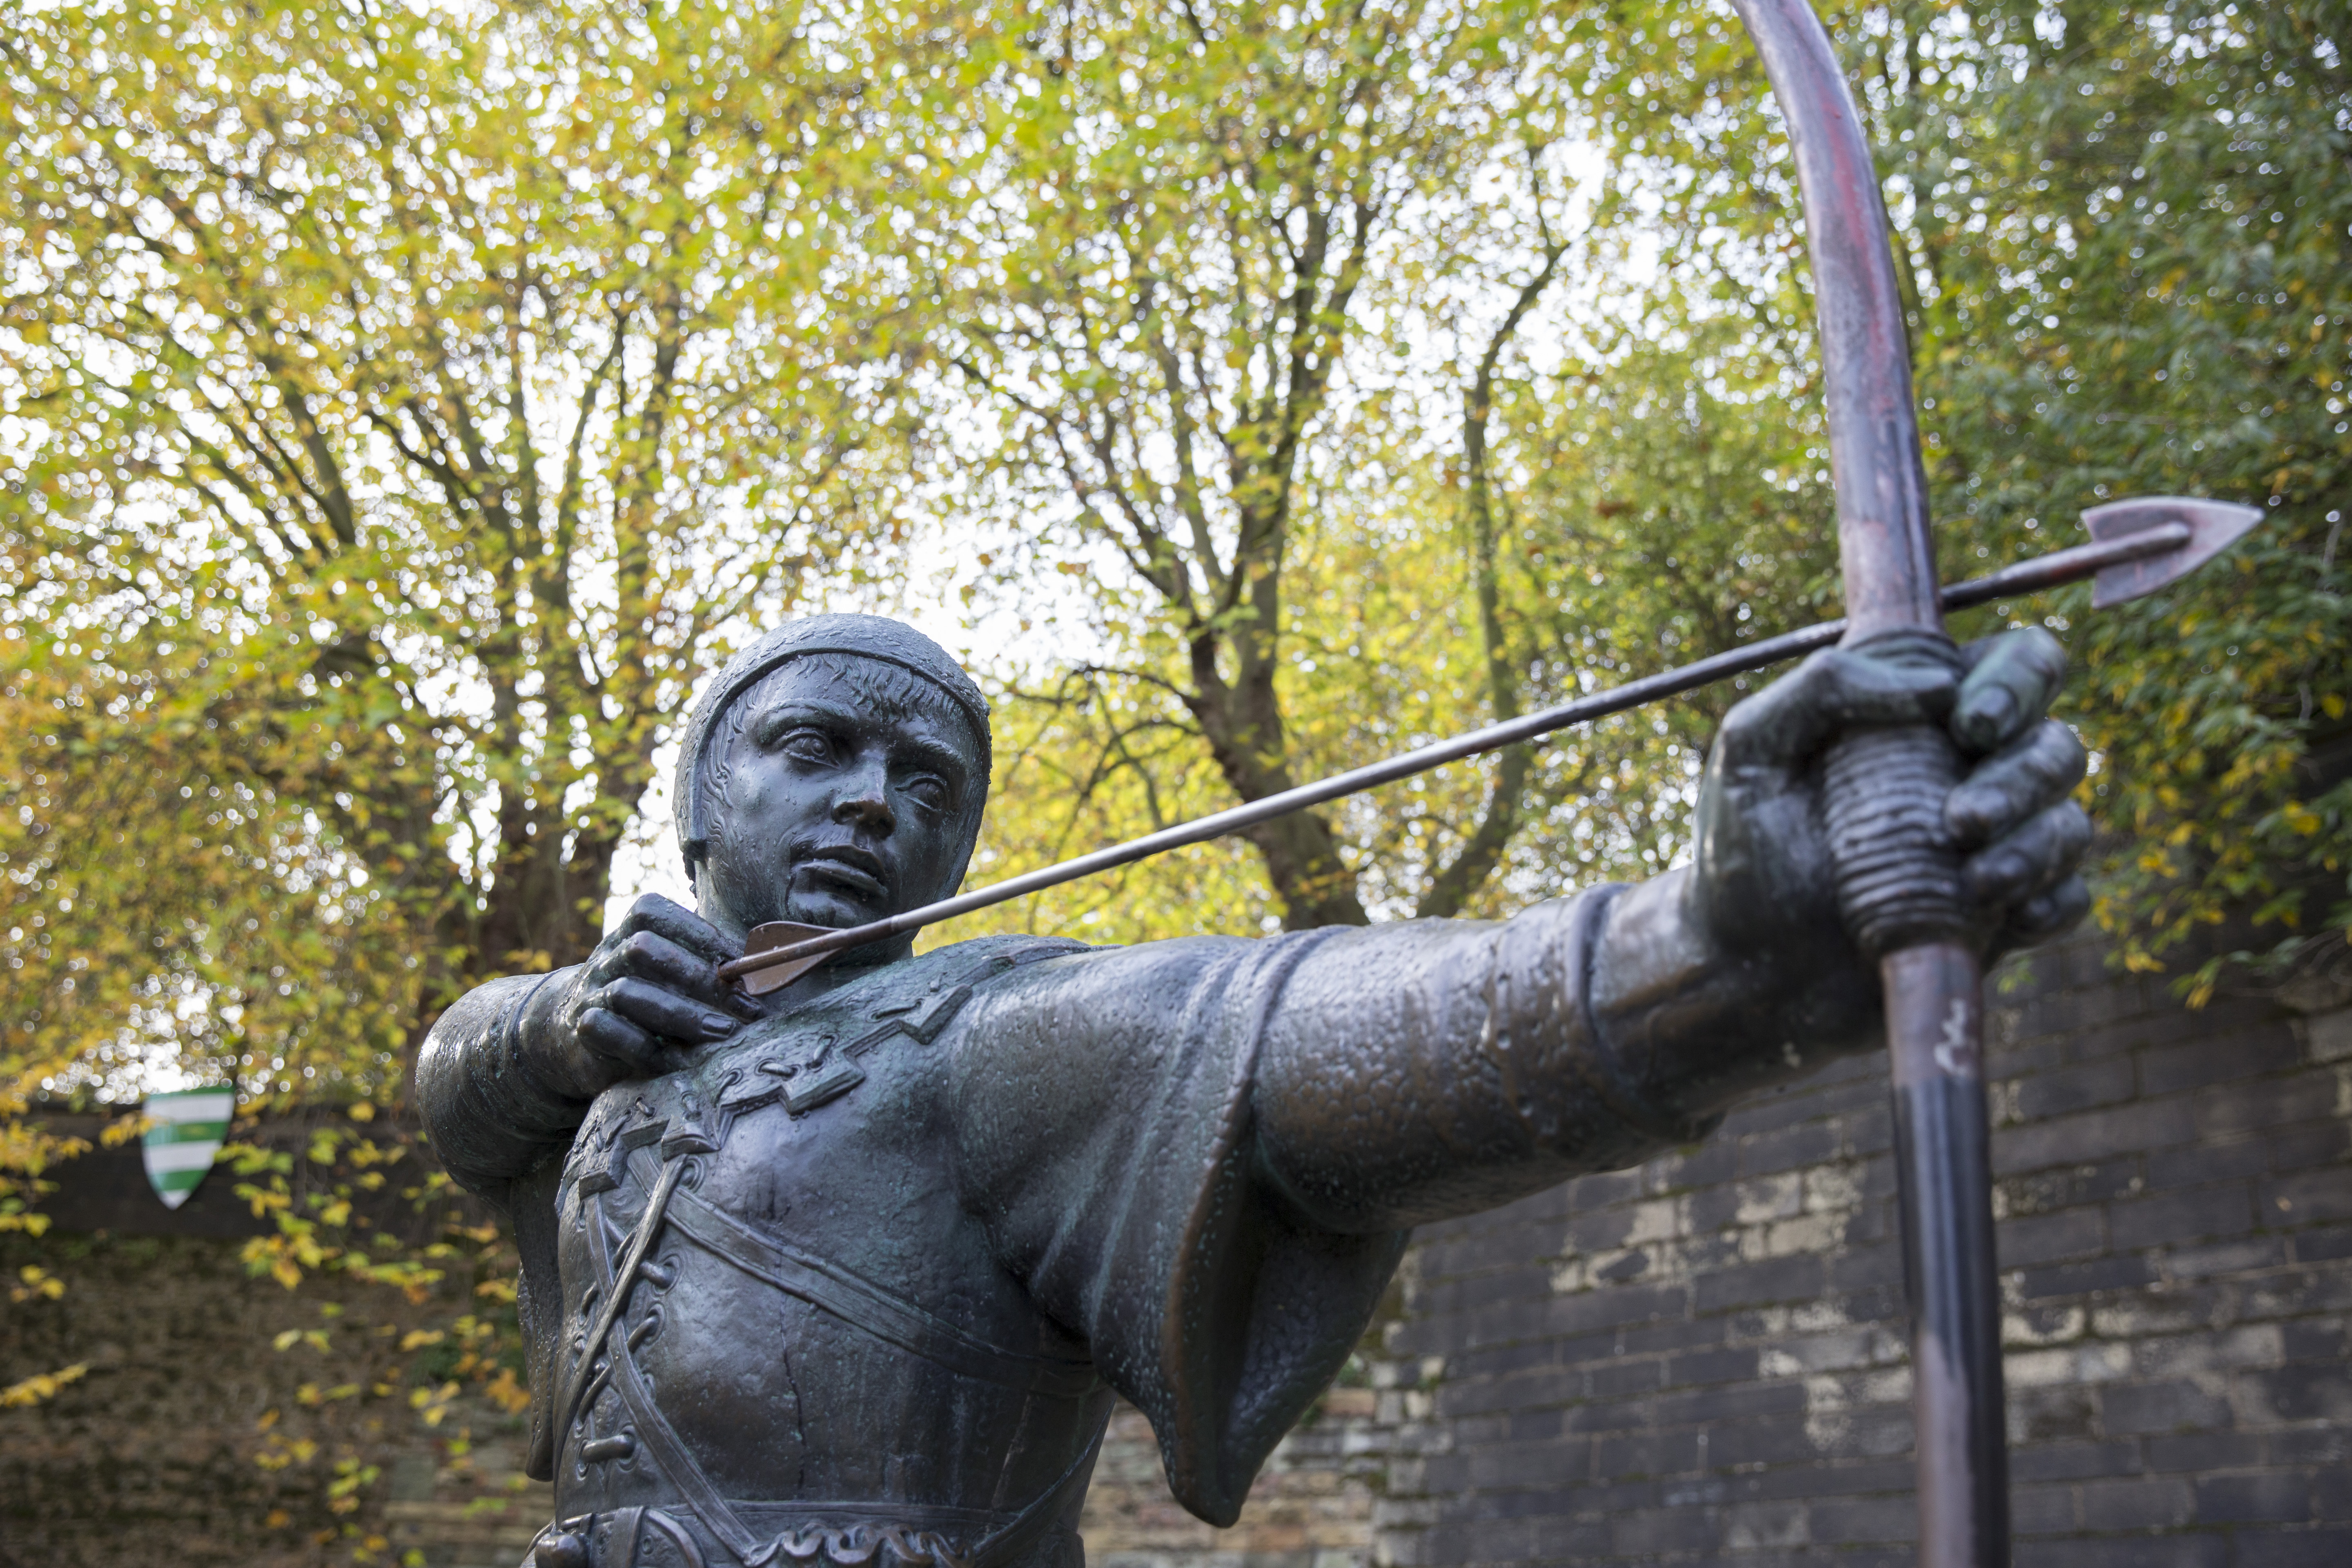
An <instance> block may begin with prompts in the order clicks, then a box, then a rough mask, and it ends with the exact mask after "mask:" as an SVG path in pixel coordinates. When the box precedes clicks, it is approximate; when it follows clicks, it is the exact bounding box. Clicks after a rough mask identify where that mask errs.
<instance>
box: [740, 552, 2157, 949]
mask: <svg viewBox="0 0 2352 1568" xmlns="http://www.w3.org/2000/svg"><path fill="white" fill-rule="evenodd" d="M2187 542H2189V528H2188V527H2187V525H2185V524H2182V523H2177V522H2176V523H2166V524H2163V525H2161V526H2158V527H2156V528H2151V529H2148V530H2147V531H2144V532H2140V533H2136V534H2132V535H2130V536H2129V537H2127V538H2124V539H2119V540H2115V541H2111V542H2106V543H2102V544H2078V545H2075V546H2074V547H2073V548H2072V549H2068V550H2058V551H2053V552H2051V553H2049V554H2047V555H2041V556H2036V557H2035V558H2034V559H2032V560H2031V561H2021V562H2019V563H2016V564H2015V565H2013V566H2009V567H2005V568H2003V569H2002V570H2000V571H1999V572H1995V573H1993V574H1990V576H1985V577H1979V578H1975V579H1972V580H1971V581H1969V582H1966V583H1958V584H1953V585H1952V586H1951V587H1948V588H1946V589H1944V590H1943V591H1942V595H1941V597H1942V602H1943V605H1944V607H1945V608H1947V609H1953V610H1958V609H1966V608H1969V607H1970V606H1972V605H1987V604H1990V603H1992V602H1993V601H1994V600H1996V599H2004V598H2008V597H2010V596H2011V595H2018V594H2027V593H2033V592H2037V591H2039V590H2041V589H2044V588H2051V587H2055V586H2058V585H2059V584H2065V583H2074V582H2079V581H2081V580H2082V579H2083V578H2085V577H2089V576H2093V575H2095V574H2097V573H2099V572H2100V571H2102V570H2104V569H2105V568H2107V567H2110V566H2115V565H2118V564H2121V563H2125V562H2129V561H2141V560H2146V559H2147V558H2148V557H2150V556H2155V555H2162V554H2164V553H2166V552H2169V551H2174V550H2178V549H2179V548H2180V547H2181V546H2182V545H2183V544H2185V543H2187ZM1845 631H1846V623H1845V622H1843V621H1842V620H1838V621H1823V622H1822V623H1821V624H1820V625H1819V626H1807V627H1805V628H1804V629H1802V630H1801V631H1793V632H1784V633H1782V634H1781V635H1780V636H1779V637H1766V638H1764V639H1762V640H1761V641H1759V642H1752V643H1748V644H1746V645H1744V646H1742V647H1734V648H1727V649H1725V650H1724V651H1723V652H1721V653H1718V654H1713V655H1710V656H1709V657H1707V658H1702V659H1699V660H1697V661H1696V662H1695V663H1691V664H1686V665H1684V666H1682V667H1681V668H1678V669H1669V670H1664V671H1662V672H1661V673H1659V674H1656V675H1649V676H1643V678H1642V679H1639V680H1633V681H1628V682H1627V683H1626V684H1624V685H1623V686H1620V687H1616V688H1613V689H1610V690H1607V691H1596V692H1593V693H1591V694H1590V695H1588V696H1584V697H1580V698H1577V699H1576V700H1574V701H1572V702H1563V703H1561V704H1559V706H1557V707H1553V708H1546V709H1544V710H1541V711H1539V712H1535V713H1528V714H1524V715H1522V716H1521V717H1519V718H1517V719H1512V720H1507V721H1505V722H1503V723H1500V724H1489V725H1487V726H1486V728H1484V729H1480V730H1472V731H1467V732H1465V733H1464V734H1460V735H1455V736H1452V737H1450V738H1448V739H1446V740H1444V741H1439V742H1434V743H1433V744H1431V745H1427V746H1423V747H1420V748H1418V749H1417V750H1414V751H1410V752H1402V753H1401V754H1399V755H1397V756H1393V757H1389V758H1386V759H1383V760H1382V761H1381V762H1377V763H1367V764H1366V765H1365V766H1363V767H1360V768H1352V769H1350V770H1349V771H1348V772H1346V773H1334V774H1332V775H1331V776H1330V777H1329V778H1325V779H1318V780H1316V781H1315V782H1314V783H1312V784H1300V785H1299V786H1297V788H1296V789H1287V790H1284V791H1283V792H1282V793H1281V794H1279V795H1267V796H1265V798H1264V799H1262V800H1254V801H1251V802H1249V803H1247V804H1246V805H1236V806H1234V807H1232V808H1230V809H1228V810H1225V811H1220V812H1215V813H1213V814H1212V815H1210V816H1203V817H1198V818H1195V819H1194V820H1193V821H1191V822H1183V823H1179V824H1177V825H1176V826H1173V827H1169V828H1163V829H1161V830H1160V832H1158V833H1151V834H1146V835H1145V836H1144V837H1140V838H1132V839H1129V840H1128V841H1127V842H1126V843H1124V844H1114V845H1111V846H1109V847H1106V848H1102V849H1097V850H1095V851H1093V852H1092V853H1090V854H1086V855H1081V856H1078V857H1077V858H1075V859H1070V860H1064V861H1061V862H1059V863H1057V864H1055V865H1052V866H1045V867H1041V868H1038V869H1036V870H1034V871H1028V872H1024V873H1023V874H1022V875H1021V876H1018V877H1012V878H1008V879H1005V880H1004V881H1002V882H996V883H992V884H991V885H990V886H988V887H985V888H981V889H975V890H974V891H972V892H969V893H961V894H959V895H957V896H956V897H955V898H952V899H944V900H940V902H938V903H934V904H926V905H924V906H923V907H922V908H920V909H915V910H907V911H906V912H905V913H904V914H897V915H891V916H889V917H888V918H887V919H884V920H878V921H871V922H869V923H867V924H866V925H862V926H847V927H844V928H843V929H842V930H840V931H831V932H828V933H827V934H825V935H824V936H821V937H813V938H811V939H810V940H808V941H807V942H795V943H793V945H792V946H790V947H779V948H772V949H770V950H769V951H767V952H755V953H751V954H749V955H747V956H745V957H742V958H739V959H736V960H734V961H733V962H731V963H727V964H724V965H722V966H721V967H720V969H719V973H720V974H721V975H722V976H724V977H726V978H729V979H732V978H734V977H735V976H737V975H740V974H750V973H754V972H756V971H759V970H762V969H767V968H771V967H773V966H775V965H778V964H784V963H794V962H796V961H798V960H801V959H804V958H814V957H819V956H822V955H823V954H825V953H829V952H842V951H843V950H845V949H847V948H853V947H863V946H865V945H866V943H867V942H880V941H882V940H883V939H885V938H886V937H893V936H901V935H904V934H905V933H906V932H908V931H917V930H919V929H920V928H922V927H924V926H927V925H935V924H937V923H938V922H940V921H946V920H953V919H954V918H955V917H956V916H958V915H968V914H971V913H974V912H975V911H977V910H985V909H989V908H992V907H993V906H995V905H997V904H1002V903H1005V902H1007V901H1009V900H1013V899H1019V898H1025V897H1027V896H1028V895H1029V894H1031V893H1038V892H1043V891H1045V889H1047V888H1054V887H1059V886H1060V885H1061V884H1063V883H1064V882H1071V881H1076V879H1079V878H1081V877H1091V876H1093V875H1095V874H1096V873H1097V872H1100V871H1109V870H1115V869H1117V868H1119V867H1121V866H1129V865H1132V864H1134V863H1135V862H1136V861H1138V860H1144V859H1149V858H1150V857H1152V856H1154V855H1160V854H1164V853H1166V852H1167V851H1169V850H1171V849H1181V848H1182V847H1184V846H1186V845H1188V844H1201V843H1205V842H1206V841H1208V840H1209V839H1212V838H1223V837H1225V836H1226V835H1228V834H1233V833H1239V832H1241V831H1242V830H1243V829H1244V828H1248V827H1255V826H1257V825H1258V824H1259V823H1261V822H1270V821H1272V820H1273V819H1274V818H1276V817H1277V816H1288V815H1289V814H1290V813H1292V812H1294V811H1304V810H1305V809H1307V807H1308V806H1312V805H1324V804H1326V803H1328V802H1329V801H1334V800H1338V799H1339V798H1340V797H1341V796H1343V795H1357V794H1360V793H1361V792H1362V791H1364V790H1368V789H1376V788H1378V787H1379V786H1380V785H1381V784H1394V783H1396V782H1397V781H1399V780H1400V779H1408V778H1411V777H1412V776H1413V775H1414V774H1416V773H1427V772H1429V771H1430V770H1431V769H1432V768H1436V767H1442V766H1443V765H1444V764H1445V763H1454V762H1460V761H1462V760H1463V759H1464V758H1465V757H1475V756H1479V755H1482V754H1484V753H1486V752H1497V751H1500V750H1502V749H1503V748H1504V747H1506V746H1516V745H1519V744H1521V743H1523V742H1528V741H1535V740H1540V739H1542V738H1543V737H1544V736H1546V735H1549V734H1551V733H1553V732H1555V731H1559V730H1565V729H1567V728H1569V727H1570V726H1571V725H1576V724H1584V723H1590V722H1591V721H1594V720H1596V719H1606V718H1608V717H1610V716H1611V715H1612V714H1616V713H1622V712H1625V711H1626V710H1629V709H1633V708H1640V707H1643V706H1644V705H1646V704H1648V703H1652V702H1655V701H1658V700H1661V699H1664V698H1667V697H1675V696H1679V695H1680V694H1681V693H1683V692H1685V691H1693V690H1696V689H1698V688H1700V687H1702V686H1710V685H1713V684H1714V683H1715V682H1716V681H1718V680H1722V679H1727V677H1730V676H1734V675H1745V674H1748V673H1750V672H1752V671H1755V670H1759V669H1764V668H1769V667H1770V666H1772V665H1775V664H1780V663H1782V662H1784V661H1786V660H1788V659H1791V658H1798V657H1800V656H1801V655H1803V654H1808V653H1811V652H1812V651H1813V650H1814V649H1816V648H1823V647H1829V646H1830V645H1831V644H1832V643H1834V642H1836V641H1837V640H1838V638H1839V637H1843V636H1844V635H1845Z"/></svg>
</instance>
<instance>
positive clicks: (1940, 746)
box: [1822, 632, 1968, 963]
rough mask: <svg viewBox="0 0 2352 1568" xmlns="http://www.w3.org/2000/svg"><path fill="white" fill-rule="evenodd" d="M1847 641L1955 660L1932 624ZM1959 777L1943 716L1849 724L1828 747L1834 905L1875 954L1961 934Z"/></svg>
mask: <svg viewBox="0 0 2352 1568" xmlns="http://www.w3.org/2000/svg"><path fill="white" fill-rule="evenodd" d="M1854 651H1855V652H1858V653H1870V654H1875V655H1877V656H1879V657H1881V658H1894V659H1896V660H1899V661H1901V662H1904V663H1911V664H1927V663H1933V664H1941V665H1943V666H1945V667H1946V668H1950V669H1952V670H1953V671H1954V672H1955V673H1958V668H1959V662H1960V658H1959V650H1958V648H1956V647H1953V645H1952V640H1951V638H1949V637H1945V636H1944V635H1943V634H1941V633H1940V632H1895V633H1890V634H1888V635H1886V636H1884V637H1873V638H1871V639H1870V640H1869V641H1868V642H1865V643H1863V644H1861V645H1859V646H1857V647H1855V649H1854ZM1959 778H1960V754H1959V749H1958V747H1957V746H1955V745H1954V744H1953V743H1952V740H1951V737H1950V736H1949V735H1948V734H1947V733H1946V732H1945V731H1944V729H1943V727H1942V726H1941V725H1936V724H1905V725H1899V726H1892V725H1890V726H1885V727H1871V728H1866V729H1856V730H1852V731H1848V732H1847V734H1846V735H1845V737H1844V738H1843V739H1842V740H1840V741H1839V742H1837V743H1836V744H1835V745H1833V746H1832V747H1831V748H1830V752H1829V756H1828V759H1827V763H1826V766H1825V769H1824V774H1823V781H1822V782H1823V784H1824V789H1823V805H1824V808H1825V810H1826V813H1827V816H1828V819H1829V831H1830V852H1831V855H1832V858H1833V859H1834V861H1835V864H1836V868H1837V890H1838V910H1839V912H1840V913H1842V914H1843V915H1844V917H1845V926H1846V930H1847V931H1848V932H1849V933H1850V934H1852V936H1853V940H1854V944H1855V945H1856V946H1857V947H1859V948H1861V949H1862V952H1863V954H1864V956H1865V957H1867V958H1868V959H1870V960H1871V962H1873V963H1876V962H1878V961H1879V960H1881V959H1883V958H1885V956H1886V955H1887V954H1888V953H1891V952H1899V951H1901V950H1902V949H1904V948H1907V947H1917V946H1919V945H1921V944H1923V943H1926V942H1957V941H1958V940H1960V939H1961V937H1962V936H1963V935H1964V934H1965V931H1966V924H1967V912H1968V906H1967V902H1966V900H1965V898H1964V896H1963V893H1962V889H1961V887H1960V857H1959V852H1958V848H1957V847H1955V846H1954V845H1953V843H1952V838H1951V834H1950V832H1949V830H1948V828H1947V827H1946V826H1945V823H1944V798H1945V796H1946V795H1949V794H1950V793H1951V789H1952V786H1953V785H1954V784H1958V782H1959Z"/></svg>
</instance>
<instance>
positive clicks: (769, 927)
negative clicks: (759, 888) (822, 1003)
mask: <svg viewBox="0 0 2352 1568" xmlns="http://www.w3.org/2000/svg"><path fill="white" fill-rule="evenodd" d="M832 934H833V928H832V927H830V926H808V925H802V924H801V923H800V922H799V921H769V922H768V923H767V924H765V925H756V926H753V927H752V928H751V931H750V933H749V934H748V935H747V936H746V937H745V938H744V941H743V958H739V959H737V960H735V962H734V963H730V964H729V965H727V966H726V967H725V968H722V969H721V970H720V971H719V973H721V974H726V973H728V971H729V970H730V969H735V965H736V964H740V963H743V959H744V958H751V957H752V956H754V955H755V954H758V953H762V952H774V951H775V950H776V949H778V948H780V947H791V946H793V945H794V944H796V943H799V942H808V941H810V940H812V939H813V938H815V937H820V936H831V935H832ZM832 956H833V954H832V953H831V952H812V953H810V954H809V955H808V956H806V957H805V958H788V959H785V960H784V961H783V962H782V963H773V964H770V965H769V966H768V967H766V968H765V969H753V968H750V967H748V966H746V967H744V968H742V969H740V970H735V973H733V974H732V975H730V976H729V977H730V979H739V980H740V981H742V983H743V989H744V990H746V991H749V992H750V993H751V994H752V995H754V996H764V995H766V994H768V993H769V992H771V991H781V990H782V989H783V988H784V987H785V986H787V985H790V984H792V983H793V981H795V980H798V979H799V978H800V977H801V976H802V975H803V974H806V973H808V972H809V971H810V970H812V969H814V968H815V967H816V966H817V965H818V964H820V963H824V961H825V960H826V959H828V958H831V957H832Z"/></svg>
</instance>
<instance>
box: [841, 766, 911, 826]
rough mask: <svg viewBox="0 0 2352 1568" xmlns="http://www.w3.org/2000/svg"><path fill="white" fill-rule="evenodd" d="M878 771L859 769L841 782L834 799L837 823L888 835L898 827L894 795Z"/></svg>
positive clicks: (880, 771)
mask: <svg viewBox="0 0 2352 1568" xmlns="http://www.w3.org/2000/svg"><path fill="white" fill-rule="evenodd" d="M833 819H834V820H835V822H838V823H840V824H842V825H843V826H855V827H865V828H870V829H872V830H873V831H874V832H877V833H887V832H889V831H890V829H891V828H892V827H893V826H896V823H895V820H894V819H893V817H892V816H891V815H890V792H889V790H888V788H887V780H886V779H885V778H884V777H883V773H882V770H881V769H880V768H878V767H872V768H859V769H857V770H856V772H854V773H851V774H850V775H849V776H848V777H846V778H845V779H843V780H842V781H841V787H840V790H839V793H837V794H836V795H835V796H834V797H833Z"/></svg>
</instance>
